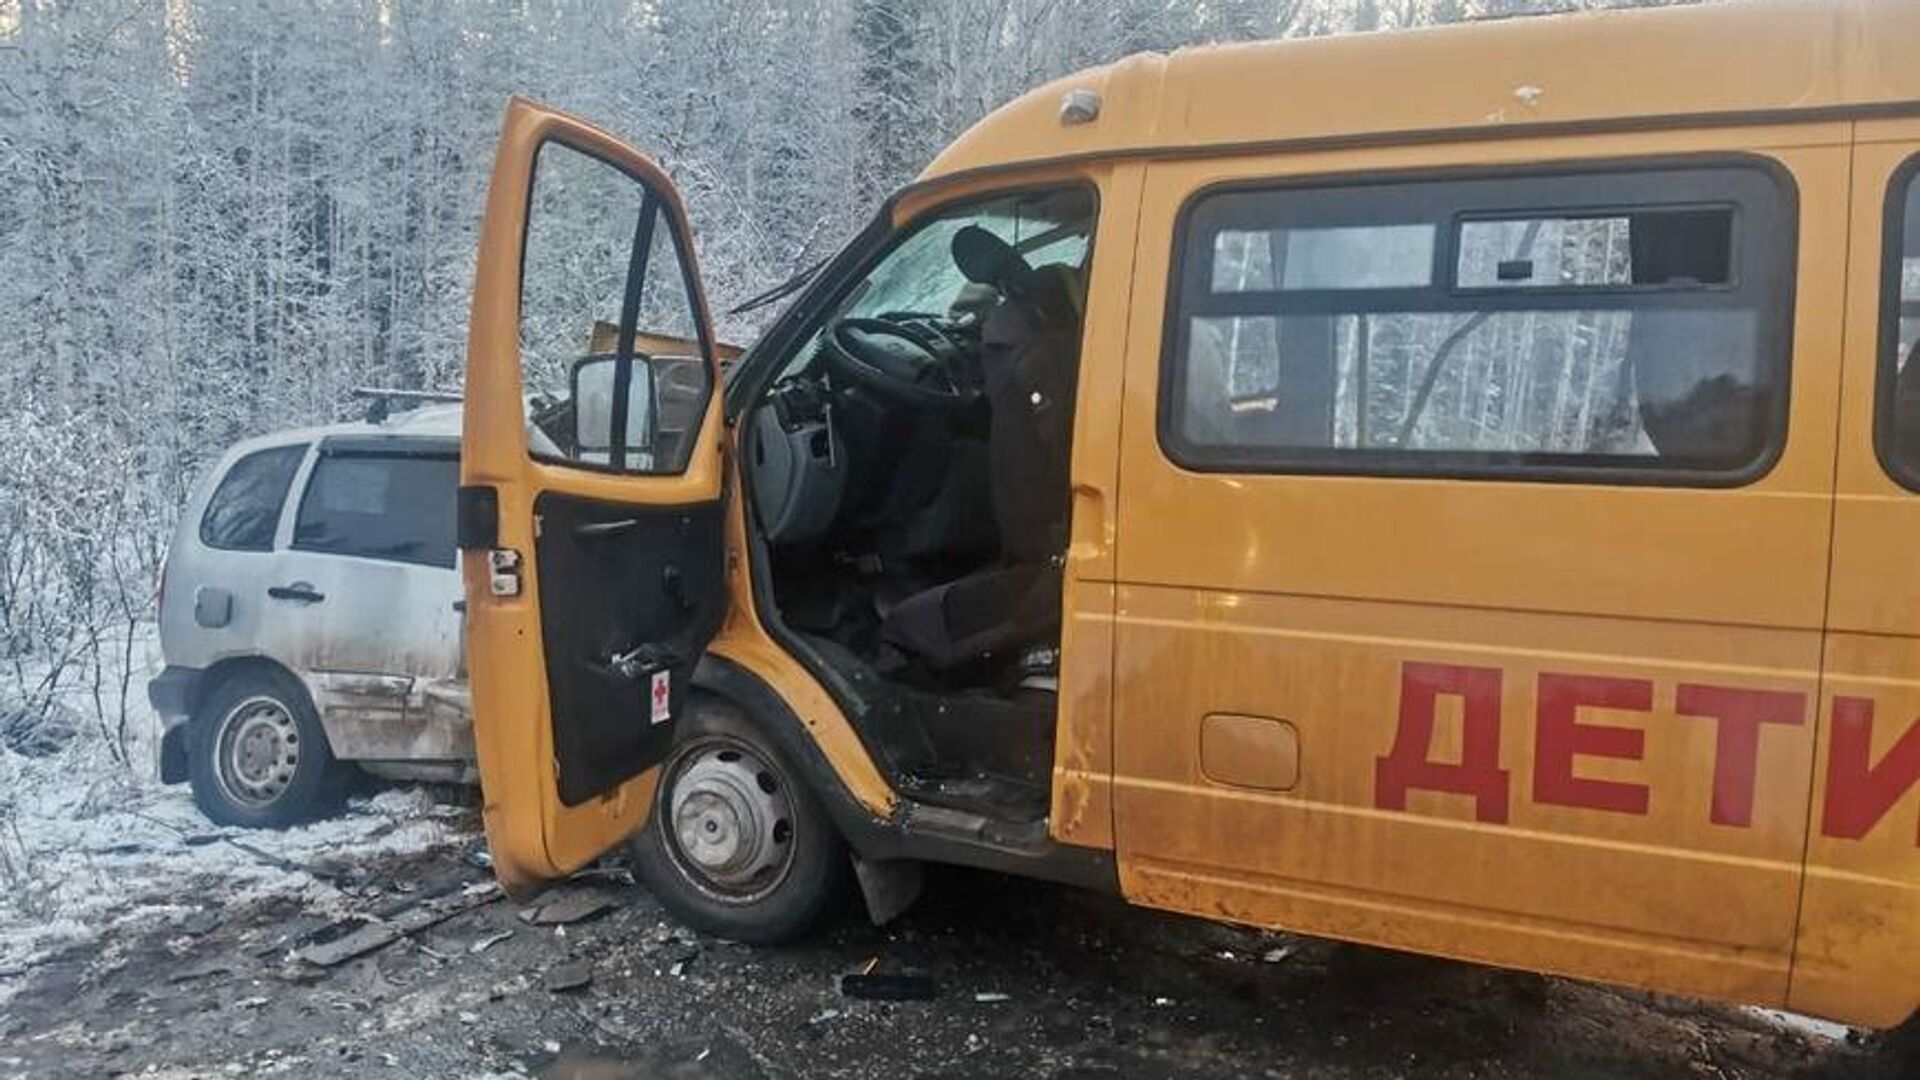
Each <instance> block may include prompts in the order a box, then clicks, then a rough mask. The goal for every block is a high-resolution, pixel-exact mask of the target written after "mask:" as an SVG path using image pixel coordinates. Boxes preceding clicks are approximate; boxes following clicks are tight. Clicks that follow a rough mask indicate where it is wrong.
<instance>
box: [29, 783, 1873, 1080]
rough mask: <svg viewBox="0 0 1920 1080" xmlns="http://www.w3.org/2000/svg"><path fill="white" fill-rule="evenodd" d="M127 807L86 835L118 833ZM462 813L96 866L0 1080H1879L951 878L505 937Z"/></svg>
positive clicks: (44, 941)
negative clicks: (796, 913)
mask: <svg viewBox="0 0 1920 1080" xmlns="http://www.w3.org/2000/svg"><path fill="white" fill-rule="evenodd" d="M128 809H129V808H122V809H119V810H115V811H112V812H111V813H114V814H118V815H119V816H120V817H123V818H126V819H128V820H134V821H138V820H142V818H139V817H132V816H131V814H130V813H128V812H127V811H128ZM131 809H138V808H131ZM179 809H180V808H179V807H178V806H177V805H174V804H172V803H169V802H167V801H166V800H162V805H161V806H159V807H158V808H157V809H156V808H154V807H147V808H145V809H140V811H139V812H140V813H141V815H143V817H151V818H153V819H155V820H157V821H167V820H169V815H171V814H174V813H177V812H178V811H179ZM188 813H190V811H188ZM472 816H473V815H472V811H470V810H463V809H461V808H459V807H451V806H439V805H435V804H434V803H432V802H431V800H430V799H428V798H427V795H426V793H425V792H421V791H408V790H402V791H390V792H387V793H384V794H382V795H380V796H378V797H377V798H375V799H372V800H362V801H360V802H358V803H356V804H355V806H354V809H353V812H352V813H351V814H350V815H349V816H348V817H346V818H343V819H341V820H340V821H337V822H334V823H331V824H329V825H325V826H321V827H318V828H317V829H315V830H304V831H294V832H290V833H286V834H278V835H274V834H228V835H229V836H230V837H232V838H236V839H238V840H240V841H241V842H242V843H245V844H246V845H247V848H249V849H252V850H245V849H242V848H238V847H234V846H233V845H232V844H230V843H228V842H227V841H213V842H211V843H201V842H199V841H203V840H204V838H205V837H206V835H208V834H210V833H212V832H213V830H210V829H205V828H204V827H195V829H193V830H189V831H184V832H183V831H180V830H176V829H173V828H170V827H167V826H166V825H159V824H156V825H154V826H152V830H151V832H150V833H147V834H141V835H137V836H131V837H128V838H124V839H123V840H121V841H120V843H123V844H126V845H130V846H129V847H127V848H124V849H121V850H119V851H118V852H117V853H116V852H114V851H103V850H96V851H95V852H94V853H93V854H92V855H90V856H87V859H89V860H91V865H93V867H94V872H95V873H96V874H97V875H98V876H97V878H96V879H95V880H96V882H97V885H98V890H97V891H98V892H99V894H100V895H99V897H98V898H97V900H96V901H95V902H94V903H93V904H92V906H91V907H87V908H85V909H84V910H85V914H84V916H83V917H80V918H77V919H74V920H73V922H74V923H75V925H74V926H71V927H68V928H67V931H66V932H62V933H43V934H42V935H41V936H40V937H39V938H38V945H37V946H35V947H34V948H32V949H28V948H25V947H24V946H23V944H22V939H21V938H20V930H21V927H20V925H18V924H17V923H16V925H14V926H12V927H11V928H10V929H9V930H8V935H9V937H10V939H11V940H12V945H13V948H14V950H15V959H14V960H13V961H11V963H12V964H13V965H14V966H13V968H11V969H7V968H4V967H0V971H7V974H4V975H0V993H4V994H6V995H8V999H7V1000H5V1002H4V1004H0V1076H11V1075H20V1076H35V1077H38V1076H98V1075H112V1074H115V1073H121V1072H131V1073H142V1074H143V1075H155V1076H162V1077H189V1076H226V1075H287V1076H322V1075H340V1074H348V1073H350V1074H353V1075H358V1076H394V1077H399V1076H409V1077H412V1076H517V1075H526V1076H549V1077H581V1078H586V1077H596V1078H598V1077H625V1076H634V1077H640V1076H687V1077H705V1076H713V1077H789V1076H792V1077H799V1076H835V1077H899V1076H906V1075H945V1076H996V1075H1021V1076H1055V1077H1091V1076H1127V1077H1134V1076H1217V1075H1251V1076H1313V1077H1348V1076H1400V1075H1411V1074H1418V1075H1423V1076H1425V1075H1439V1076H1476V1077H1487V1076H1492V1077H1506V1076H1514V1077H1519V1076H1536V1075H1569V1076H1608V1077H1613V1076H1630V1077H1637V1076H1673V1075H1689V1074H1691V1075H1701V1076H1720V1077H1762V1076H1766V1077H1772V1076H1782V1075H1805V1076H1829V1075H1831V1076H1842V1075H1845V1076H1850V1077H1853V1076H1872V1075H1876V1074H1878V1075H1886V1076H1892V1075H1895V1072H1894V1069H1895V1066H1894V1065H1893V1064H1892V1063H1891V1062H1890V1061H1886V1060H1877V1059H1873V1058H1871V1057H1870V1056H1869V1055H1868V1053H1867V1052H1866V1051H1865V1050H1863V1049H1861V1048H1859V1047H1856V1046H1853V1045H1850V1044H1849V1043H1847V1042H1845V1041H1834V1040H1830V1039H1827V1038H1823V1037H1821V1036H1820V1035H1818V1034H1816V1033H1809V1032H1806V1031H1804V1030H1802V1029H1798V1028H1795V1027H1789V1026H1786V1025H1782V1024H1781V1023H1779V1022H1777V1021H1774V1020H1772V1019H1769V1018H1767V1017H1764V1016H1761V1015H1759V1014H1757V1013H1754V1012H1751V1011H1745V1010H1737V1009H1728V1008H1721V1007H1716V1006H1706V1005H1700V1004H1697V1003H1691V1002H1682V1001H1674V1000H1670V999H1659V998H1652V997H1648V996H1645V995H1637V994H1622V993H1616V992H1612V991H1608V990H1603V989H1599V988H1595V987H1590V986H1584V985H1579V984H1573V983H1566V982H1561V981H1557V980H1546V979H1539V978H1535V977H1531V976H1524V975H1516V974H1511V973H1504V972H1496V971H1490V970H1487V969H1482V968H1475V967H1471V966H1467V965H1460V964H1451V963H1445V962H1441V961H1434V960H1426V959H1420V958H1414V957H1406V956H1399V955H1395V954H1389V953H1382V952H1378V951H1374V950H1368V949H1361V948H1354V947H1349V946H1342V945H1335V944H1331V943H1325V942H1315V941H1305V940H1297V939H1291V938H1286V937H1280V936H1272V935H1258V934H1252V933H1247V932H1242V931H1237V930H1231V929H1227V928H1223V927H1218V926H1213V925H1209V924H1205V923H1201V922H1197V921H1192V920H1185V919H1176V918H1172V917H1168V916H1162V915H1158V914H1154V913H1151V912H1146V911H1139V910H1133V909H1129V908H1127V907H1126V906H1124V905H1122V904H1119V903H1118V902H1115V901H1112V900H1108V899H1105V898H1101V897H1096V896H1091V895H1088V894H1083V893H1078V892H1074V891H1071V890H1066V889H1061V888H1055V887H1051V886H1044V885H1038V884H1032V883H1025V882H1017V881H1011V880H1008V879H1001V878H995V877H990V876H986V875H979V874H972V873H961V872H943V873H939V874H936V875H934V876H933V877H932V878H931V880H930V882H929V892H928V896H927V898H926V899H925V900H923V901H922V903H921V904H920V906H919V907H918V908H916V909H915V910H914V911H913V912H911V913H909V915H908V916H906V917H905V918H904V919H903V920H901V921H900V922H899V923H897V924H896V925H894V926H892V927H889V928H887V929H884V930H882V929H874V928H872V927H870V926H867V925H865V924H864V923H863V922H862V921H861V920H859V919H858V918H856V917H855V915H854V914H853V913H852V912H849V913H848V914H847V915H846V916H845V917H844V918H842V919H840V920H839V921H838V922H836V923H835V924H834V925H833V926H831V927H829V928H828V929H827V930H825V931H824V932H822V933H821V934H819V935H818V936H817V937H816V938H815V939H813V940H812V941H810V942H808V943H806V944H804V945H800V946H796V947H793V948H787V949H777V950H752V949H747V948H744V947H740V946H734V945H730V944H726V943H721V942H716V941H712V940H703V939H699V938H697V937H695V936H694V935H691V934H689V933H687V932H685V931H683V930H679V929H678V928H676V927H674V926H672V925H671V924H669V923H668V922H666V921H664V917H663V916H662V914H661V913H660V911H659V909H658V907H657V906H656V905H655V904H654V903H653V901H652V900H651V899H650V898H649V897H648V896H647V895H646V894H645V892H644V891H642V890H639V889H637V888H634V887H632V886H631V885H628V884H626V883H625V882H624V880H623V877H622V875H621V873H620V872H619V868H618V867H617V865H615V866H613V867H612V868H611V873H608V874H603V875H601V876H599V877H596V878H594V879H591V880H590V881H588V882H586V883H584V884H583V885H579V886H575V887H574V888H575V889H576V890H577V889H579V888H591V889H594V890H598V891H599V892H600V893H601V894H603V895H604V896H606V897H607V898H609V899H610V900H612V901H613V906H612V907H611V908H610V910H607V911H604V912H602V913H600V914H599V915H598V916H597V917H594V918H592V919H590V920H588V921H583V922H578V923H573V924H571V925H565V924H562V925H557V926H534V925H531V924H529V923H528V922H526V921H524V919H523V918H522V908H521V907H520V906H519V905H515V904H513V903H510V902H508V901H505V900H503V899H498V898H493V899H491V900H489V899H488V898H487V897H486V896H485V895H484V894H483V892H482V889H483V888H484V883H485V881H486V880H487V879H486V876H485V874H484V872H483V871H481V870H480V869H478V868H476V867H475V866H474V865H472V864H471V862H469V861H468V860H467V858H466V856H467V854H468V853H469V852H471V851H473V850H474V848H475V837H474V834H473V832H472V828H473V822H472ZM188 823H189V822H187V821H181V822H176V824H188ZM189 838H190V839H192V840H194V841H196V843H195V844H191V845H190V844H189V843H188V839H189ZM100 839H103V838H94V839H93V840H90V841H89V842H90V843H95V844H98V843H99V841H100ZM134 847H139V848H142V849H143V850H140V851H136V850H134ZM73 858H74V859H75V860H76V862H75V864H74V865H82V863H80V862H79V861H77V860H79V859H80V858H81V857H80V856H78V855H75V856H73ZM116 859H118V860H129V862H128V863H127V864H126V865H125V866H124V867H118V868H117V864H116V863H115V862H114V861H113V860H116ZM282 860H284V861H282ZM303 867H304V869H302V868H303ZM122 870H125V872H124V873H122ZM169 875H173V876H172V877H169ZM436 893H437V894H444V895H443V896H442V898H441V899H440V900H434V901H423V900H422V899H421V898H422V897H424V896H429V895H432V894H436ZM469 894H471V895H469ZM463 896H466V897H467V899H460V898H461V897H463ZM449 898H452V899H453V902H454V906H455V908H456V909H463V910H458V913H457V914H453V915H452V916H451V917H449V918H446V919H445V920H444V921H441V922H439V923H437V924H435V925H432V926H430V927H427V928H426V929H423V930H420V931H419V932H418V933H416V934H414V935H412V936H407V937H403V938H402V939H400V940H398V941H395V942H393V943H391V944H388V945H386V946H384V947H382V948H379V949H376V950H374V951H372V952H370V953H368V954H366V955H364V956H361V957H359V958H357V959H352V960H348V961H345V962H343V963H340V964H339V965H337V966H335V967H331V968H319V967H315V966H314V965H312V964H310V963H308V962H305V961H304V960H301V959H297V958H295V953H296V951H297V950H298V949H299V948H301V947H302V944H303V942H306V943H311V942H321V941H324V940H325V939H327V938H328V937H329V936H330V935H337V934H339V933H341V932H342V931H343V930H345V929H348V928H349V926H348V925H343V924H342V923H341V922H340V920H341V919H342V918H343V917H347V916H352V915H355V914H356V913H358V914H360V915H368V916H371V915H380V916H384V917H385V918H386V919H387V920H388V921H389V922H390V923H392V924H394V925H402V926H405V925H411V924H410V923H409V922H408V920H409V919H412V918H413V916H412V915H409V914H408V912H410V911H411V912H415V913H418V912H419V911H421V910H424V909H426V908H428V907H431V906H432V905H433V904H438V903H445V902H447V901H448V899H449ZM69 900H70V901H71V898H69ZM482 901H486V902H482ZM468 904H476V905H477V906H467V905H468ZM70 910H71V906H70ZM870 962H871V963H875V966H876V970H877V971H880V972H920V973H924V974H925V975H927V976H930V977H931V978H932V980H933V982H934V988H935V993H936V996H935V997H934V999H933V1000H931V1001H924V1002H895V1003H889V1002H874V1001H863V1000H852V999H849V998H846V997H843V996H842V995H841V993H840V990H839V987H838V984H837V977H838V976H839V975H840V974H841V973H842V972H846V971H850V970H857V969H860V968H863V967H865V966H867V965H868V964H869V963H870ZM582 980H584V985H579V986H575V987H572V988H570V989H560V987H562V986H564V985H565V984H567V983H572V982H579V981H582ZM149 1067H151V1068H152V1069H153V1070H154V1071H153V1072H151V1073H147V1072H146V1070H147V1069H149Z"/></svg>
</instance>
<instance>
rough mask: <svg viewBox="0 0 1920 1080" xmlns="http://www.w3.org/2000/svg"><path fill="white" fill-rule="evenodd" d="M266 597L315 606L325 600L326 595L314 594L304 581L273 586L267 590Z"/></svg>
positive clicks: (311, 587)
mask: <svg viewBox="0 0 1920 1080" xmlns="http://www.w3.org/2000/svg"><path fill="white" fill-rule="evenodd" d="M267 595H268V596H271V597H273V598H274V599H275V600H292V601H294V602H295V603H300V604H317V603H319V602H320V601H322V600H325V599H326V598H327V594H326V593H322V592H315V591H314V589H313V586H312V585H310V584H308V583H307V582H304V581H296V582H294V583H293V584H291V585H275V586H273V587H272V588H269V589H268V590H267Z"/></svg>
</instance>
